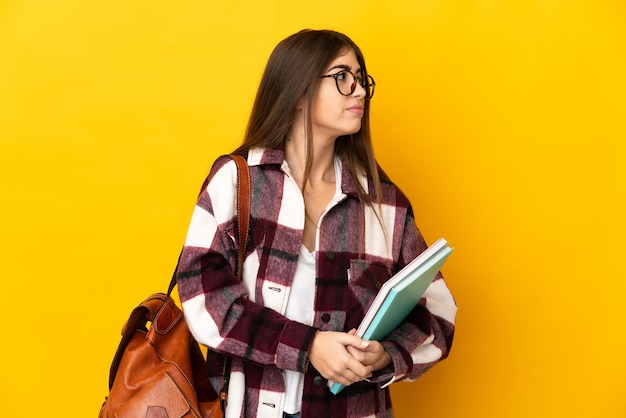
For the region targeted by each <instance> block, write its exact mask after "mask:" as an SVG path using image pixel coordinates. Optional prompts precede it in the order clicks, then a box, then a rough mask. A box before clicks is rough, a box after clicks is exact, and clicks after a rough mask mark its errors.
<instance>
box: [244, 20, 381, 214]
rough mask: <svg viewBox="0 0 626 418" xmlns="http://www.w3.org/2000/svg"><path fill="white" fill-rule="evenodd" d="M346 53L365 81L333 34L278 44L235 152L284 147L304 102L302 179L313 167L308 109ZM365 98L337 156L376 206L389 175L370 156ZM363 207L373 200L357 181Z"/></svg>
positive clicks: (315, 33)
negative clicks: (356, 125)
mask: <svg viewBox="0 0 626 418" xmlns="http://www.w3.org/2000/svg"><path fill="white" fill-rule="evenodd" d="M347 48H349V49H352V50H353V51H354V53H355V55H356V58H357V61H358V63H359V65H360V67H361V72H362V75H363V76H364V77H365V76H367V69H366V67H365V60H364V58H363V54H362V53H361V50H360V49H359V47H358V46H357V45H356V44H355V43H354V42H353V41H352V40H351V39H350V38H349V37H348V36H346V35H344V34H342V33H339V32H335V31H331V30H310V29H305V30H302V31H300V32H298V33H295V34H293V35H291V36H289V37H287V38H286V39H284V40H283V41H281V42H280V43H279V44H278V45H277V46H276V48H274V51H273V52H272V54H271V55H270V58H269V60H268V62H267V65H266V67H265V72H264V73H263V77H262V79H261V84H260V86H259V90H258V91H257V95H256V99H255V101H254V105H253V108H252V113H251V115H250V120H249V121H248V127H247V130H246V133H245V136H244V140H243V143H242V144H241V146H240V147H239V148H237V149H236V150H235V151H234V153H244V152H246V151H249V150H250V149H253V148H282V147H283V145H284V143H285V141H286V140H287V135H288V133H289V131H290V128H291V127H292V124H293V122H294V119H295V114H296V107H297V106H298V104H299V103H303V102H304V104H305V105H304V109H305V112H306V140H307V150H306V155H307V161H306V168H305V178H306V177H307V176H308V174H309V172H310V168H311V164H312V159H313V156H312V151H311V150H312V145H311V141H312V139H311V138H312V127H311V126H312V125H311V114H310V112H309V111H308V109H310V108H311V103H312V101H313V96H314V94H315V91H316V89H317V86H318V84H319V83H320V80H321V78H320V76H321V75H322V74H323V73H324V72H325V71H326V70H327V66H328V65H329V64H330V63H331V62H332V61H333V60H334V59H335V58H336V57H337V56H338V55H339V54H341V53H342V52H343V51H345V50H346V49H347ZM369 109H370V103H369V99H366V100H365V104H364V111H365V113H364V114H363V117H362V119H361V129H360V130H359V131H358V132H356V133H355V134H352V135H345V136H340V137H339V138H337V140H336V142H335V152H336V154H337V155H339V157H340V158H341V159H342V160H343V161H345V162H346V163H347V164H348V168H349V170H350V173H351V175H352V176H353V178H354V179H355V180H356V178H357V175H358V173H363V174H365V175H366V176H367V178H368V181H369V182H371V183H372V184H373V185H374V193H375V199H376V201H378V202H380V198H381V185H380V182H381V179H382V180H387V176H386V175H385V173H384V172H383V171H382V170H381V169H380V167H379V166H378V164H377V162H376V159H375V157H374V151H373V147H372V141H371V135H370V126H369ZM355 184H356V187H357V193H358V195H359V198H360V200H361V201H362V202H365V203H368V204H371V202H372V199H371V197H370V196H369V195H368V192H367V190H363V188H362V186H361V184H360V182H358V181H355Z"/></svg>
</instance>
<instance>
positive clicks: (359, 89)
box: [352, 81, 366, 99]
mask: <svg viewBox="0 0 626 418" xmlns="http://www.w3.org/2000/svg"><path fill="white" fill-rule="evenodd" d="M354 84H355V88H354V91H353V92H352V95H353V96H354V97H358V98H361V99H362V98H364V97H365V93H366V91H365V87H363V86H362V85H361V83H357V82H356V81H355V82H354Z"/></svg>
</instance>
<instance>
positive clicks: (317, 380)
mask: <svg viewBox="0 0 626 418" xmlns="http://www.w3.org/2000/svg"><path fill="white" fill-rule="evenodd" d="M313 384H314V385H315V386H317V387H320V386H322V385H323V384H324V378H323V377H322V376H315V377H314V378H313Z"/></svg>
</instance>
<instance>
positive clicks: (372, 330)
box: [328, 238, 453, 395]
mask: <svg viewBox="0 0 626 418" xmlns="http://www.w3.org/2000/svg"><path fill="white" fill-rule="evenodd" d="M452 250H453V248H452V247H450V246H449V245H448V243H447V241H446V240H445V239H443V238H440V239H438V240H437V241H436V242H435V243H434V244H433V245H431V246H430V247H428V248H427V249H426V250H425V251H424V252H423V253H421V254H420V255H419V256H417V257H416V258H415V259H414V260H413V261H411V262H410V263H409V264H407V265H406V266H405V267H404V268H403V269H402V270H400V271H399V272H398V273H396V274H395V275H394V276H393V277H392V278H390V279H389V280H387V281H386V282H385V284H383V286H382V287H381V288H380V291H379V292H378V295H376V298H375V299H374V301H373V302H372V305H371V306H370V308H369V309H368V311H367V313H366V314H365V317H364V318H363V321H361V325H359V328H358V329H357V332H356V335H357V336H358V337H361V338H363V339H364V340H376V341H379V340H382V339H384V338H385V337H386V336H387V335H389V333H391V331H393V330H394V329H396V328H397V327H398V326H399V325H400V324H401V323H402V321H404V320H405V319H406V317H407V316H408V315H409V313H410V312H411V311H412V310H413V308H415V306H417V304H418V303H419V301H420V299H421V298H422V296H423V295H424V293H425V292H426V289H427V288H428V286H429V285H430V284H431V283H432V281H433V279H434V278H435V276H437V273H438V272H439V270H441V267H442V266H443V264H444V263H445V261H446V260H447V259H448V256H449V255H450V253H451V252H452ZM328 384H329V387H330V391H331V392H332V393H334V394H335V395H336V394H337V393H339V392H340V391H341V390H342V389H343V388H344V387H345V386H344V385H342V384H341V383H334V382H328Z"/></svg>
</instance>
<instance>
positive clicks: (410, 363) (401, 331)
mask: <svg viewBox="0 0 626 418" xmlns="http://www.w3.org/2000/svg"><path fill="white" fill-rule="evenodd" d="M426 248H427V245H426V243H425V241H424V238H423V237H422V235H421V233H420V232H419V230H418V229H417V227H416V225H415V220H414V218H413V212H412V209H411V207H410V206H409V208H408V213H407V217H406V222H405V227H404V231H403V236H402V249H401V257H400V259H401V260H402V261H401V262H400V263H399V266H400V268H401V267H402V266H404V265H406V264H407V263H408V262H410V261H411V260H412V259H413V258H415V257H416V256H417V255H418V254H420V253H421V252H423V251H424V250H425V249H426ZM456 311H457V307H456V303H455V301H454V298H453V297H452V294H451V293H450V290H449V289H448V287H447V285H446V283H445V281H444V279H443V276H442V275H441V273H438V274H437V276H436V277H435V280H433V282H432V283H431V285H430V286H429V287H428V289H427V290H426V293H425V294H424V296H423V297H422V299H421V300H420V302H419V304H418V305H417V307H416V308H415V309H414V310H413V311H412V312H411V313H410V314H409V316H408V317H407V319H406V320H405V321H404V322H403V323H402V324H401V325H400V326H399V327H398V328H397V329H396V330H394V331H393V332H392V333H391V334H390V335H389V336H388V337H387V338H386V340H384V341H381V343H382V345H383V346H384V348H385V350H387V352H388V353H389V354H391V358H392V365H390V366H389V367H387V368H386V369H383V370H380V371H379V372H378V373H376V375H375V376H374V378H373V379H372V381H373V382H375V383H383V384H384V386H387V385H388V384H391V383H392V382H394V381H398V380H409V381H412V380H415V379H417V378H418V377H420V376H421V375H422V374H424V373H425V372H426V371H427V370H429V369H430V368H431V367H432V366H434V365H435V364H436V363H437V362H439V361H441V360H443V359H445V358H446V357H447V356H448V353H449V351H450V348H451V346H452V339H453V336H454V323H455V322H454V321H455V318H456Z"/></svg>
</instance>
